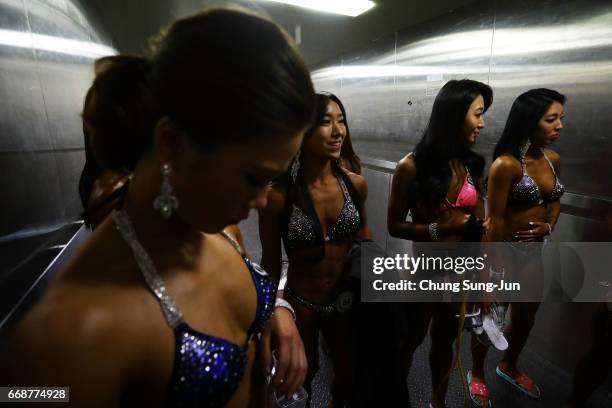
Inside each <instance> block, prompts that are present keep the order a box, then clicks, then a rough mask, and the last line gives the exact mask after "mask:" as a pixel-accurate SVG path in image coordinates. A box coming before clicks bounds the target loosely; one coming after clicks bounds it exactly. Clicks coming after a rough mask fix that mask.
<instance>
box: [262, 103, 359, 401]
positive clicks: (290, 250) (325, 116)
mask: <svg viewBox="0 0 612 408" xmlns="http://www.w3.org/2000/svg"><path fill="white" fill-rule="evenodd" d="M317 97H318V115H317V116H318V117H317V120H316V123H315V125H314V126H313V127H312V128H311V129H310V130H309V131H307V132H306V135H305V137H304V142H303V143H302V147H301V149H300V153H299V155H298V157H297V158H296V160H295V161H294V163H293V165H292V168H291V171H290V172H289V173H288V174H287V175H286V177H285V178H284V179H283V180H279V182H277V183H275V184H274V185H273V186H272V187H271V189H270V191H269V194H268V205H267V206H266V208H265V209H264V210H263V211H261V212H260V237H261V243H262V248H263V254H262V265H263V266H264V267H265V268H266V269H267V270H268V271H269V273H270V275H271V276H272V277H273V278H274V279H277V280H278V279H280V276H281V262H282V253H281V241H282V242H283V243H284V247H285V250H286V252H287V256H288V258H289V268H288V271H287V284H286V289H285V293H284V297H285V299H286V300H288V301H289V302H290V303H291V304H292V305H293V306H294V308H295V310H296V314H297V320H296V322H297V325H298V329H299V331H300V335H301V336H302V340H303V342H304V347H305V349H306V355H307V357H308V375H307V376H306V382H305V387H306V388H307V389H310V384H311V380H312V378H313V376H314V374H315V373H316V371H317V368H318V344H319V332H320V331H321V332H322V334H323V336H324V337H325V340H326V344H327V345H328V347H329V349H330V355H331V359H332V363H333V366H334V369H335V370H334V371H335V378H334V381H333V384H332V399H333V403H334V406H339V407H341V406H344V403H345V402H346V401H347V399H348V397H349V389H350V387H351V385H352V384H351V382H352V381H353V379H351V375H352V374H353V372H354V366H353V363H354V362H353V361H352V358H351V347H350V345H351V344H350V343H351V342H350V341H348V339H350V338H351V337H352V336H351V334H350V333H351V332H352V328H351V321H350V320H351V312H350V309H351V303H352V302H354V301H355V299H353V298H352V295H351V294H350V292H347V291H345V290H344V288H343V287H342V281H343V277H344V276H345V273H346V266H347V262H346V256H347V253H348V251H349V249H350V248H351V244H352V242H353V240H354V239H356V238H370V231H369V228H368V226H367V220H366V212H365V200H366V195H367V186H366V182H365V180H364V178H363V177H362V176H360V175H358V174H355V173H351V172H348V171H347V170H345V169H343V168H342V167H341V165H340V159H344V160H345V162H347V161H348V162H357V161H356V160H347V159H348V157H347V156H344V157H343V154H342V151H343V146H346V143H347V141H348V137H349V131H348V126H347V123H346V120H347V119H346V112H345V110H344V107H343V106H342V103H341V102H340V100H339V99H338V98H337V97H336V96H335V95H332V94H329V93H319V94H318V95H317ZM357 163H358V162H357Z"/></svg>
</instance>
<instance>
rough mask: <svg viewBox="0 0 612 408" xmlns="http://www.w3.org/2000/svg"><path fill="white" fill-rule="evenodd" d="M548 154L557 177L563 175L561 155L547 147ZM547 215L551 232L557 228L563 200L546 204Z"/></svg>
mask: <svg viewBox="0 0 612 408" xmlns="http://www.w3.org/2000/svg"><path fill="white" fill-rule="evenodd" d="M546 155H547V156H548V158H549V159H550V161H551V163H552V164H553V168H554V169H555V174H556V175H557V177H559V176H561V156H559V154H558V153H557V152H555V151H554V150H549V149H546ZM546 210H547V215H546V223H547V224H549V225H550V228H549V231H548V232H549V233H552V232H553V230H554V229H555V225H557V220H558V219H559V214H561V202H560V201H555V202H552V203H549V204H548V205H547V206H546Z"/></svg>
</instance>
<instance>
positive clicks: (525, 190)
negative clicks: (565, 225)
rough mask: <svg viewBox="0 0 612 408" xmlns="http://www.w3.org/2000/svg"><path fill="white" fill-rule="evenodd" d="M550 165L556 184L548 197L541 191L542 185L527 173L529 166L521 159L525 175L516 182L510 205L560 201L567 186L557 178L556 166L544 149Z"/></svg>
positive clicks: (509, 201)
mask: <svg viewBox="0 0 612 408" xmlns="http://www.w3.org/2000/svg"><path fill="white" fill-rule="evenodd" d="M542 154H543V155H544V158H545V159H546V162H547V163H548V166H550V169H551V170H552V173H553V176H554V177H555V186H554V187H553V189H552V191H551V192H550V194H549V195H548V196H547V197H543V196H542V193H541V191H540V187H538V184H537V183H536V182H535V180H534V179H532V178H531V177H530V176H529V174H527V167H526V166H525V162H524V161H523V160H521V167H522V169H523V177H521V179H520V180H519V182H518V183H516V184H515V185H514V186H513V187H512V189H511V190H510V193H509V194H508V205H529V204H544V203H550V202H553V201H558V200H559V199H560V198H561V196H562V195H563V193H564V192H565V188H564V187H563V184H561V183H560V182H559V179H558V178H557V173H556V172H555V168H554V167H553V165H552V163H551V162H550V159H549V158H548V156H546V153H544V151H542Z"/></svg>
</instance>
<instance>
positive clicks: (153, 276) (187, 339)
mask: <svg viewBox="0 0 612 408" xmlns="http://www.w3.org/2000/svg"><path fill="white" fill-rule="evenodd" d="M113 219H114V221H115V224H116V225H117V228H118V229H119V231H120V232H121V235H122V236H123V238H124V239H125V240H126V241H127V242H128V244H129V245H130V247H131V248H132V251H133V253H134V256H135V258H136V261H137V263H138V266H139V268H140V270H141V272H142V274H143V277H144V278H145V281H146V283H147V286H148V287H149V289H151V291H152V292H153V294H154V295H155V297H156V298H157V299H158V301H159V303H160V306H161V309H162V312H163V314H164V317H165V318H166V321H167V322H168V324H169V325H170V327H172V329H173V331H174V337H175V351H174V368H173V372H172V377H171V379H170V384H169V389H168V395H167V400H166V404H165V406H169V407H224V406H226V405H227V403H228V402H229V401H230V400H231V398H232V396H233V395H234V393H235V392H236V389H237V388H238V385H239V384H240V381H241V380H242V377H243V375H244V371H245V368H246V366H247V348H248V343H249V341H250V340H251V339H252V338H253V337H255V336H256V335H258V334H259V333H260V332H261V330H262V329H263V327H264V325H265V323H266V322H267V321H268V319H269V318H270V316H271V315H272V311H273V310H274V302H275V298H276V285H275V284H274V283H273V282H272V280H271V279H270V278H269V277H268V275H267V273H266V272H265V271H264V270H263V269H262V268H261V267H260V266H259V265H257V264H256V263H254V262H251V261H250V260H249V259H247V258H246V257H244V256H243V259H244V261H245V263H246V265H247V267H248V269H249V271H250V273H251V277H252V278H253V282H254V284H255V289H256V291H257V310H256V313H255V319H254V321H253V323H252V324H251V327H250V328H249V330H248V333H247V338H246V339H245V343H244V344H242V345H240V344H236V343H233V342H231V341H229V340H225V339H222V338H220V337H216V336H212V335H209V334H206V333H202V332H199V331H197V330H194V329H192V328H191V327H190V326H189V325H188V324H187V323H186V322H185V321H183V317H182V313H181V311H180V310H179V309H178V307H177V305H176V303H175V302H174V301H173V299H172V298H170V297H169V296H168V294H167V293H166V289H165V286H164V284H163V281H162V280H161V277H160V276H159V274H158V273H157V271H156V270H155V267H154V266H153V263H152V262H151V259H150V258H149V256H148V255H147V254H146V252H145V251H144V248H142V246H141V245H140V243H139V242H138V241H137V240H136V239H135V233H134V231H133V229H132V228H131V223H130V222H129V218H127V214H126V213H125V212H124V211H122V210H120V211H114V212H113ZM222 235H223V236H224V237H225V238H226V239H227V240H228V241H230V242H231V243H232V245H233V246H234V247H235V248H236V249H237V250H238V251H239V252H240V247H239V245H238V243H236V242H235V241H234V240H233V239H232V238H231V237H229V236H228V235H227V234H225V233H222Z"/></svg>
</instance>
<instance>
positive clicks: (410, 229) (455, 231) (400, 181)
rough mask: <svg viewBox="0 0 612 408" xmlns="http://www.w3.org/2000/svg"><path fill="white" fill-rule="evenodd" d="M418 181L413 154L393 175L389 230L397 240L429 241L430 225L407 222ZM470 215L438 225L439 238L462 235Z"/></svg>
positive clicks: (404, 159) (403, 161)
mask: <svg viewBox="0 0 612 408" xmlns="http://www.w3.org/2000/svg"><path fill="white" fill-rule="evenodd" d="M415 179H416V166H415V163H414V158H413V156H412V154H409V155H408V156H406V157H404V158H403V159H402V160H400V161H399V162H398V164H397V167H396V168H395V172H394V173H393V182H392V184H391V194H390V195H389V207H388V209H387V229H388V230H389V234H390V235H391V236H393V237H396V238H403V239H411V240H417V241H429V240H431V236H430V235H429V226H430V224H425V223H423V224H419V223H415V222H409V221H406V216H407V215H408V210H409V209H410V204H411V201H412V200H411V197H410V194H411V189H412V187H413V185H414V182H415ZM468 219H469V215H467V214H465V216H464V217H453V218H452V219H451V220H450V221H449V222H446V223H441V224H438V225H437V234H438V238H442V237H445V236H448V235H460V234H461V233H462V232H463V230H464V229H465V225H466V223H467V221H468Z"/></svg>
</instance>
